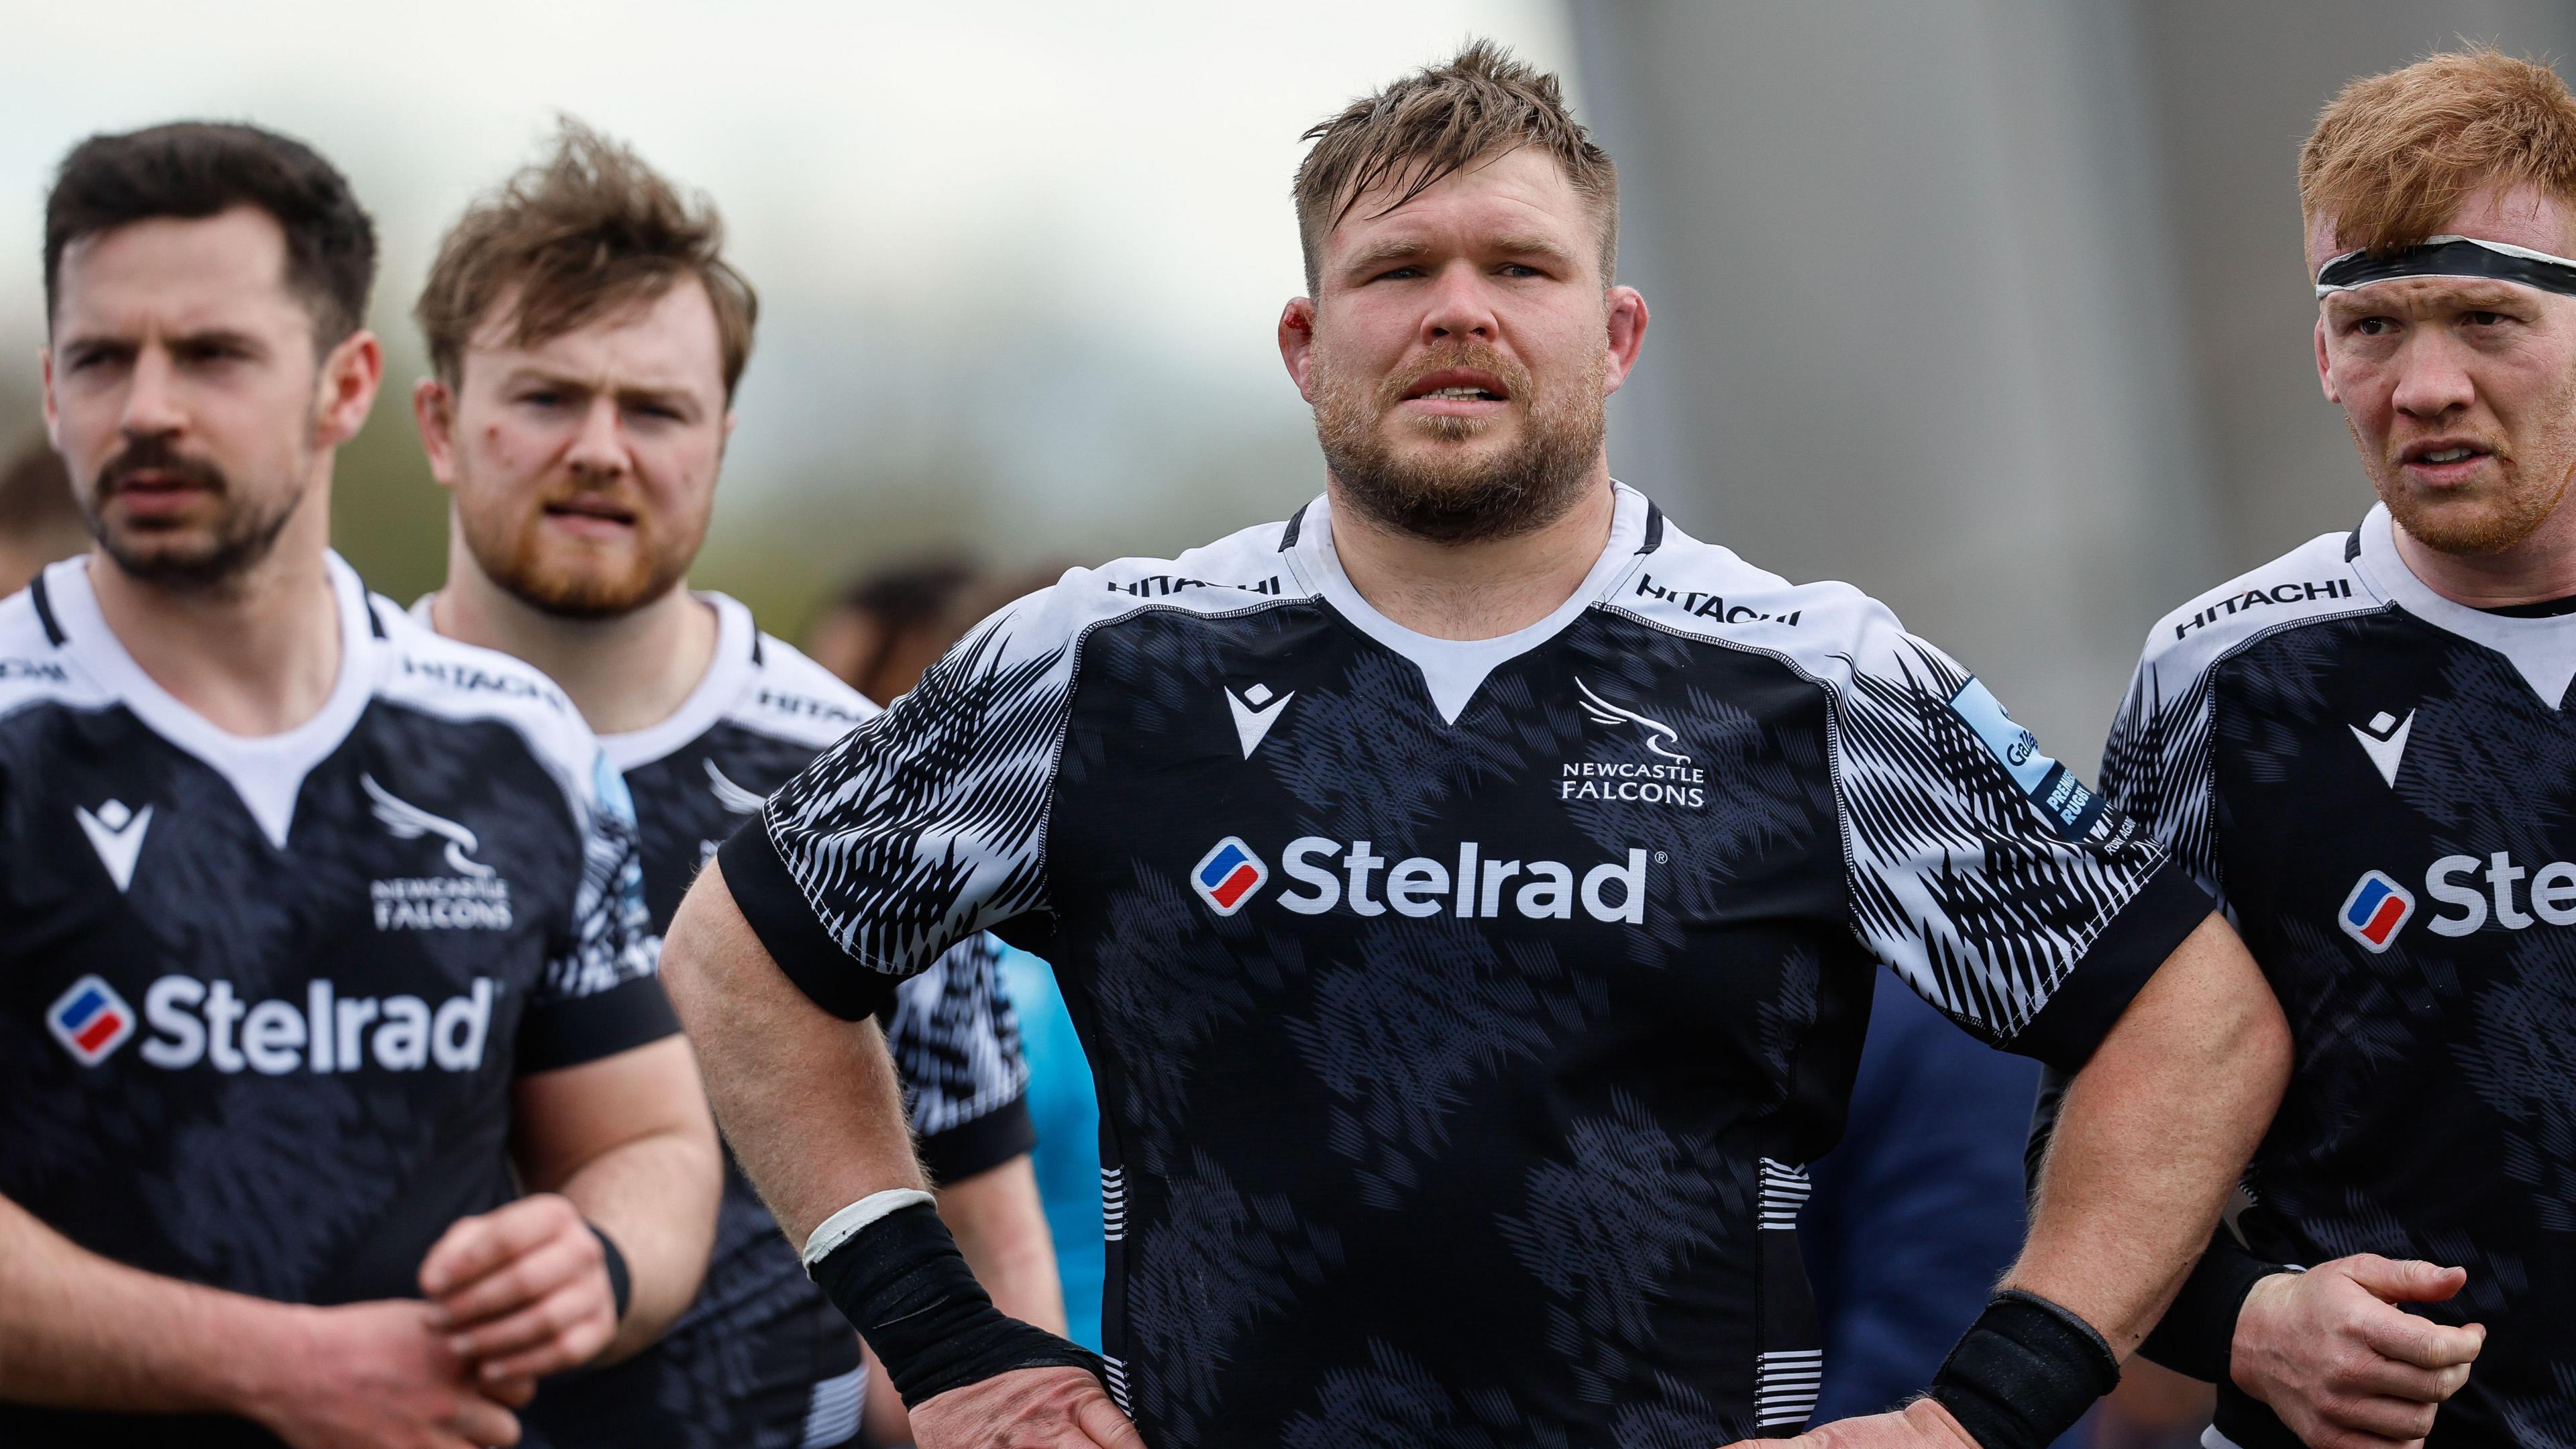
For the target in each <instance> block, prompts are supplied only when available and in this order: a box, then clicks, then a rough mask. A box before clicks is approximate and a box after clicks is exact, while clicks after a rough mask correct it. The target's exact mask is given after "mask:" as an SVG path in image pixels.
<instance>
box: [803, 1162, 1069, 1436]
mask: <svg viewBox="0 0 2576 1449" xmlns="http://www.w3.org/2000/svg"><path fill="white" fill-rule="evenodd" d="M807 1271H808V1272H810V1273H811V1274H812V1275H813V1278H814V1282H815V1283H816V1284H817V1285H818V1286H819V1287H821V1288H822V1290H823V1294H824V1296H825V1297H827V1298H829V1299H831V1300H832V1306H833V1307H835V1308H838V1309H840V1310H841V1313H842V1315H843V1316H844V1317H846V1318H848V1319H849V1320H850V1322H851V1323H852V1324H853V1325H855V1326H856V1327H857V1328H858V1330H859V1336H860V1337H861V1338H864V1339H866V1340H867V1341H868V1347H870V1348H872V1349H875V1350H876V1354H877V1358H878V1360H879V1361H880V1362H882V1363H884V1364H885V1366H886V1376H887V1377H888V1378H890V1379H892V1380H894V1391H895V1392H896V1393H897V1394H900V1395H901V1396H902V1397H903V1402H904V1404H905V1405H906V1406H907V1407H910V1408H916V1409H917V1408H919V1407H921V1405H922V1404H923V1403H925V1402H927V1401H928V1400H930V1399H932V1398H935V1397H937V1396H938V1395H940V1394H944V1393H946V1392H948V1391H949V1390H950V1389H957V1388H964V1387H965V1386H966V1385H968V1384H974V1383H981V1382H983V1381H984V1380H986V1379H989V1378H991V1377H993V1376H994V1375H996V1374H1005V1373H1009V1372H1011V1371H1012V1370H1013V1369H1024V1368H1053V1367H1059V1366H1061V1367H1067V1368H1078V1369H1081V1370H1083V1371H1085V1372H1086V1373H1089V1374H1090V1375H1091V1376H1092V1377H1094V1378H1097V1379H1100V1381H1101V1386H1102V1387H1103V1388H1104V1389H1105V1388H1107V1387H1108V1382H1109V1381H1108V1379H1107V1377H1106V1376H1105V1375H1104V1374H1102V1372H1101V1364H1100V1360H1099V1358H1098V1357H1097V1356H1095V1355H1093V1354H1092V1353H1091V1352H1089V1351H1088V1350H1086V1349H1084V1348H1083V1347H1082V1346H1081V1345H1079V1344H1074V1343H1068V1342H1066V1341H1065V1340H1063V1339H1061V1338H1058V1337H1056V1336H1055V1335H1054V1334H1052V1333H1049V1332H1047V1331H1046V1330H1045V1329H1042V1328H1034V1327H1031V1326H1030V1325H1028V1324H1025V1323H1022V1322H1020V1321H1019V1320H1018V1319H1016V1318H1009V1317H1005V1316H1004V1315H1003V1313H1002V1310H1000V1309H998V1308H995V1307H994V1306H993V1300H992V1299H991V1298H990V1297H988V1296H986V1294H985V1292H984V1287H983V1285H982V1284H980V1283H978V1282H976V1281H975V1275H974V1274H973V1273H971V1272H969V1271H968V1270H967V1267H966V1259H965V1256H964V1255H963V1254H961V1253H959V1252H958V1251H957V1243H956V1240H955V1239H953V1238H951V1237H950V1236H949V1235H948V1225H947V1224H945V1223H943V1222H941V1221H940V1220H939V1214H938V1213H937V1212H935V1211H933V1210H932V1209H931V1207H930V1206H929V1204H927V1203H920V1202H916V1203H914V1204H912V1205H911V1206H909V1207H905V1208H900V1209H897V1210H896V1211H894V1212H890V1213H888V1214H886V1215H885V1216H884V1217H882V1218H879V1219H877V1220H876V1221H875V1222H872V1223H870V1224H868V1225H867V1226H866V1227H864V1228H861V1229H860V1230H859V1231H858V1232H857V1233H856V1234H854V1235H852V1236H851V1238H850V1239H849V1240H848V1241H847V1242H844V1243H842V1244H841V1245H840V1246H839V1247H836V1248H834V1249H832V1251H830V1252H828V1253H826V1254H824V1255H823V1256H822V1258H821V1259H820V1260H818V1261H816V1262H815V1263H813V1264H812V1265H811V1266H810V1267H809V1268H808V1269H807Z"/></svg>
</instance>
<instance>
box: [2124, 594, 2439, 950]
mask: <svg viewBox="0 0 2576 1449" xmlns="http://www.w3.org/2000/svg"><path fill="white" fill-rule="evenodd" d="M2397 607H2398V605H2397V602H2396V601H2395V600H2393V599H2390V600H2382V601H2381V602H2379V603H2378V604H2377V605H2376V606H2374V607H2372V608H2368V609H2347V610H2345V611H2343V612H2342V613H2336V614H2311V615H2309V616H2308V617H2306V618H2304V619H2284V620H2282V621H2281V622H2280V623H2277V624H2266V625H2265V626H2263V628H2261V629H2260V630H2257V631H2256V632H2254V633H2252V634H2248V635H2246V636H2245V637H2244V638H2243V639H2240V640H2238V641H2237V642H2236V643H2234V644H2231V645H2229V646H2227V647H2226V648H2224V649H2221V650H2220V651H2218V654H2217V655H2216V657H2214V658H2212V659H2211V660H2210V661H2209V663H2208V665H2207V666H2206V667H2204V668H2203V669H2202V670H2201V671H2200V673H2201V675H2202V677H2203V678H2206V679H2207V680H2208V681H2209V744H2208V746H2207V749H2208V751H2209V778H2208V779H2207V780H2206V781H2204V782H2203V783H2202V785H2201V801H2200V809H2201V821H2202V823H2203V825H2204V826H2205V828H2207V829H2208V831H2209V874H2210V879H2211V881H2212V883H2213V884H2215V885H2216V886H2217V887H2218V891H2217V894H2218V900H2219V904H2220V905H2221V906H2222V907H2223V906H2225V905H2226V903H2227V863H2226V862H2225V861H2223V860H2221V859H2220V858H2219V851H2218V829H2217V820H2218V671H2219V668H2220V667H2221V666H2222V665H2225V664H2227V663H2228V662H2229V661H2231V660H2233V659H2235V658H2236V656H2238V655H2239V654H2242V653H2244V652H2245V651H2246V650H2248V649H2251V648H2253V647H2254V646H2255V645H2257V644H2260V643H2262V642H2263V641H2264V640H2266V639H2269V638H2271V637H2272V636H2273V635H2275V634H2286V633H2288V632H2289V631H2290V630H2292V629H2304V628H2306V627H2308V626H2309V625H2312V624H2333V623H2339V622H2341V621H2343V620H2345V619H2366V618H2368V617H2370V616H2371V615H2373V614H2384V613H2387V612H2388V611H2389V610H2390V609H2394V608H2397ZM2141 824H2142V825H2144V826H2145V827H2146V828H2147V829H2148V830H2149V831H2150V832H2151V833H2152V831H2153V829H2154V823H2153V822H2152V821H2147V822H2141ZM2158 844H2159V845H2161V844H2162V842H2158ZM2165 853H2166V855H2167V856H2169V857H2170V856H2172V854H2173V852H2171V851H2170V850H2168V851H2166V852H2165ZM2177 863H2179V862H2177ZM2183 868H2184V869H2185V870H2189V869H2190V867H2189V866H2188V865H2185V866H2184V867H2183ZM2231 924H2232V923H2231Z"/></svg>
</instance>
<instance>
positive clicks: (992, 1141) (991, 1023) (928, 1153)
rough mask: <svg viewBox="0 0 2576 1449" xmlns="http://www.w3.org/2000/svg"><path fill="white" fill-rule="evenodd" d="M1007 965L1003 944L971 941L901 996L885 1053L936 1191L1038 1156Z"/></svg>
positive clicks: (912, 982) (979, 938)
mask: <svg viewBox="0 0 2576 1449" xmlns="http://www.w3.org/2000/svg"><path fill="white" fill-rule="evenodd" d="M1000 964H1001V943H1000V942H998V941H995V940H994V939H993V938H992V937H991V936H990V935H976V936H971V937H969V938H967V939H966V940H964V941H961V942H959V943H958V944H956V945H954V946H952V947H950V948H949V949H948V951H947V952H946V954H944V955H942V956H941V957H940V958H939V960H938V961H937V962H936V963H934V964H933V965H932V966H931V968H930V969H929V970H927V971H924V972H923V973H921V974H920V975H918V976H915V977H912V978H910V979H909V980H906V981H905V982H904V983H903V984H902V986H900V987H899V988H897V990H896V993H895V1004H894V1013H893V1017H894V1019H893V1021H892V1022H891V1024H889V1025H888V1027H887V1028H886V1046H887V1049H888V1050H889V1051H891V1052H892V1053H893V1055H894V1064H895V1070H896V1072H897V1073H898V1074H899V1075H900V1076H901V1077H902V1079H903V1095H904V1107H905V1111H906V1113H907V1114H908V1115H909V1117H910V1118H911V1121H912V1131H913V1136H914V1137H915V1138H916V1139H917V1140H918V1141H919V1142H920V1144H921V1161H922V1165H923V1166H924V1167H927V1168H928V1169H930V1175H931V1178H932V1179H933V1180H934V1181H938V1182H957V1181H960V1180H962V1179H965V1178H969V1177H973V1176H974V1175H976V1174H977V1173H979V1172H984V1171H987V1170H989V1169H992V1168H995V1167H999V1166H1001V1165H1002V1164H1003V1163H1005V1162H1008V1161H1010V1160H1011V1159H1012V1158H1014V1157H1017V1156H1019V1155H1021V1154H1022V1153H1024V1152H1027V1151H1028V1150H1029V1149H1031V1148H1033V1147H1035V1146H1037V1140H1038V1139H1037V1127H1036V1124H1035V1122H1034V1121H1033V1120H1032V1119H1031V1118H1030V1116H1029V1108H1028V1088H1029V1065H1028V1061H1027V1059H1026V1057H1025V1056H1023V1055H1022V1053H1021V1051H1020V1026H1019V1021H1018V1019H1017V1018H1016V1017H1015V1016H1014V1015H1013V1014H1012V1012H1011V1003H1010V999H1009V998H1008V997H1007V996H1005V995H1004V994H1003V992H1002V983H1001V970H1000Z"/></svg>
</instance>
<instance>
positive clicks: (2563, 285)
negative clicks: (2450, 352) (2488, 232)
mask: <svg viewBox="0 0 2576 1449" xmlns="http://www.w3.org/2000/svg"><path fill="white" fill-rule="evenodd" d="M2397 277H2486V278H2488V279H2490V280H2493V281H2498V282H2517V283H2520V284H2521V285H2523V286H2526V287H2538V288H2539V289H2540V290H2542V291H2544V292H2556V293H2559V294H2560V295H2562V296H2568V297H2576V261H2569V260H2568V259H2567V258H2565V257H2553V256H2551V255H2550V254H2549V253H2547V252H2536V251H2533V250H2531V249H2530V248H2529V247H2518V246H2514V245H2512V244H2511V243H2509V242H2493V241H2480V240H2479V239H2478V238H2476V237H2473V236H2436V237H2426V238H2425V239H2424V242H2423V244H2422V245H2421V246H2411V247H2400V248H2398V249H2397V250H2396V251H2393V252H2387V253H2384V254H2382V255H2380V256H2372V255H2371V254H2370V253H2368V252H2345V253H2344V254H2343V255H2342V256H2339V257H2336V258H2334V259H2333V260H2331V261H2329V262H2327V263H2326V264H2325V265H2324V266H2322V267H2319V268H2317V295H2318V296H2320V297H2326V296H2331V295H2332V294H2334V293H2336V292H2349V291H2351V290H2353V289H2354V288H2356V287H2367V286H2369V285H2370V284H2371V283H2373V282H2385V281H2389V280H2391V279H2393V278H2397Z"/></svg>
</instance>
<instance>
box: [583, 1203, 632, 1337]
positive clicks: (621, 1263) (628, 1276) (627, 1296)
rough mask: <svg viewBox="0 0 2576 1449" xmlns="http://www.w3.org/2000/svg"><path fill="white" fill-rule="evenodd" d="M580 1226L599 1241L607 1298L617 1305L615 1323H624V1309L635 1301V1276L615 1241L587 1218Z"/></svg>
mask: <svg viewBox="0 0 2576 1449" xmlns="http://www.w3.org/2000/svg"><path fill="white" fill-rule="evenodd" d="M581 1225H582V1226H583V1227H585V1228H588V1229H590V1235H591V1236H592V1237H594V1238H597V1239H599V1251H600V1255H601V1257H600V1266H601V1267H603V1268H606V1269H607V1270H608V1296H609V1298H610V1299H611V1300H613V1301H614V1302H615V1303H616V1304H617V1321H618V1322H619V1323H624V1322H625V1321H626V1308H627V1305H628V1304H631V1303H633V1302H634V1301H635V1275H634V1273H633V1272H632V1271H630V1270H629V1269H628V1268H627V1266H626V1255H625V1254H624V1253H621V1252H619V1251H617V1240H616V1239H615V1238H612V1237H610V1236H609V1235H608V1234H606V1233H603V1232H601V1231H600V1230H599V1224H597V1223H594V1222H592V1221H591V1220H590V1219H588V1218H584V1219H582V1222H581Z"/></svg>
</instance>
